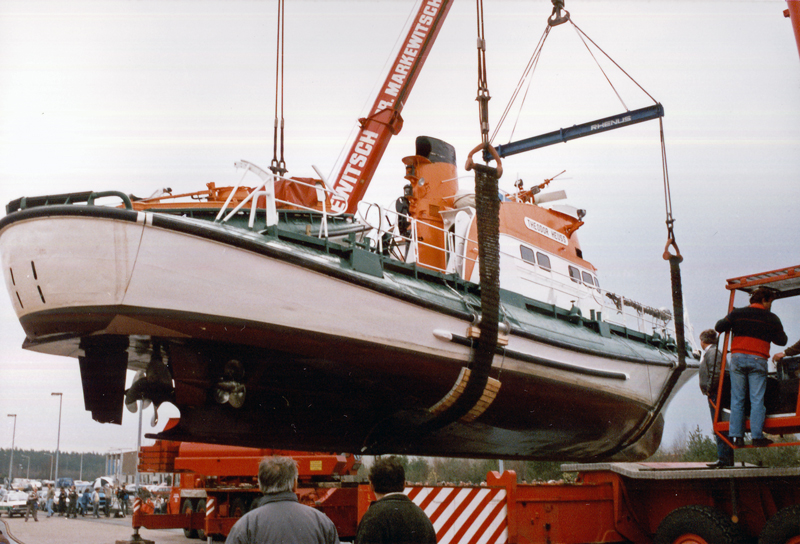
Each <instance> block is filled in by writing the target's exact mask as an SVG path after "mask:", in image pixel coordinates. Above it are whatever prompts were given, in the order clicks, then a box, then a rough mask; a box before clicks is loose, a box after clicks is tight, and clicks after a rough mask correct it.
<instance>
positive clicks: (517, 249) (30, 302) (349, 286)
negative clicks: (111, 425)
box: [0, 138, 697, 461]
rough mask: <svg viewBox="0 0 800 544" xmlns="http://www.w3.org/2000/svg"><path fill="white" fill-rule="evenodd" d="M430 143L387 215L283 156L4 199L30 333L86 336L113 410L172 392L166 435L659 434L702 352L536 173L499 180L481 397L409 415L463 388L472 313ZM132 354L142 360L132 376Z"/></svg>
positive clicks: (247, 439) (99, 404)
mask: <svg viewBox="0 0 800 544" xmlns="http://www.w3.org/2000/svg"><path fill="white" fill-rule="evenodd" d="M419 148H420V149H418V153H417V155H415V156H413V157H409V158H408V159H406V161H405V163H406V167H407V170H406V179H407V180H409V186H408V187H407V189H406V191H405V196H404V197H402V198H401V199H400V200H399V201H398V204H397V206H396V210H397V211H391V212H390V211H387V210H381V212H380V215H381V221H379V223H380V225H377V226H376V225H375V224H374V223H375V222H374V221H372V220H371V219H370V215H369V214H368V213H365V214H364V215H363V216H362V217H361V218H359V219H356V218H354V217H353V216H349V215H341V214H340V215H335V214H333V215H332V214H329V213H327V212H326V209H329V208H328V207H327V198H328V196H326V195H325V190H324V189H323V188H321V185H320V184H315V183H314V182H313V180H312V181H311V184H310V187H311V188H310V189H309V185H308V182H309V180H304V181H302V182H300V183H301V184H303V187H304V188H303V189H302V190H298V191H295V192H292V191H289V190H286V189H285V187H286V186H288V185H290V184H291V183H292V182H293V180H288V179H280V183H281V185H282V186H283V187H284V189H282V190H281V191H278V192H277V193H276V191H275V190H274V186H271V189H265V187H267V186H268V185H270V184H273V183H274V182H275V181H276V177H274V176H272V175H269V174H265V173H264V172H263V171H260V170H259V171H256V173H257V174H258V175H259V176H260V177H261V178H262V181H263V183H262V186H261V188H260V189H259V188H256V189H257V190H256V191H254V190H251V189H243V188H240V187H238V186H237V187H234V188H231V189H230V190H226V191H222V190H220V189H217V188H216V187H210V188H209V191H208V192H207V194H206V198H205V200H202V199H200V200H197V199H195V200H193V201H191V202H186V203H182V202H181V201H180V199H178V198H173V197H172V196H171V195H166V196H164V197H159V198H157V199H153V200H143V201H130V200H127V201H126V200H125V199H123V201H124V203H123V205H122V206H119V207H110V206H100V205H96V204H91V205H90V204H88V202H76V201H74V200H79V199H77V198H76V199H70V198H61V199H59V198H51V199H50V200H47V199H45V200H41V201H40V200H35V199H29V200H28V201H26V202H27V204H26V205H22V203H21V201H17V202H16V204H15V205H14V206H12V205H9V208H8V211H9V213H8V214H7V216H6V217H5V218H3V219H2V220H0V258H1V259H2V265H3V270H4V276H5V280H6V287H7V289H8V294H9V299H10V300H11V303H12V305H13V307H14V309H15V311H16V313H17V316H18V318H19V320H20V323H21V324H22V327H23V329H24V330H25V334H26V340H25V344H24V347H26V348H27V349H31V350H35V351H39V352H43V353H51V354H57V355H64V356H70V357H76V358H78V359H79V361H80V368H81V377H82V381H83V385H84V394H85V398H86V401H87V402H86V404H87V409H89V410H91V411H92V413H93V417H94V418H95V419H97V420H98V421H103V422H119V421H121V418H122V406H123V405H124V404H126V403H127V404H129V405H131V404H133V405H135V401H136V400H138V399H145V398H146V399H150V400H153V402H154V404H156V405H158V404H160V403H163V402H171V403H173V404H175V405H176V406H177V407H178V408H179V410H180V412H181V423H180V425H178V426H177V427H175V428H173V429H171V430H170V431H169V432H167V433H165V435H164V436H165V437H167V436H168V437H170V438H174V439H182V440H190V441H206V442H218V443H229V444H238V445H249V446H258V447H266V446H270V447H280V448H291V449H308V450H315V451H320V450H329V451H349V452H357V453H370V454H373V453H385V452H397V453H408V454H413V455H443V456H468V457H504V458H520V459H558V460H574V461H588V460H600V459H641V458H644V457H647V456H648V455H650V454H652V453H653V452H654V451H655V449H656V448H657V447H658V445H659V442H660V436H661V430H662V427H663V418H662V415H661V414H662V412H663V410H664V408H665V406H666V403H667V402H668V400H669V397H670V395H671V394H672V393H673V392H674V391H675V390H677V388H678V387H680V385H681V384H682V383H684V382H685V381H686V380H687V379H688V378H689V377H690V375H691V373H692V372H693V371H694V369H696V366H697V361H696V359H695V358H693V357H690V358H689V361H688V366H689V369H688V371H677V370H676V369H677V368H678V357H677V346H676V345H675V342H674V340H672V339H671V333H669V327H668V326H669V320H670V316H669V314H668V312H663V311H656V310H652V309H648V308H647V307H645V306H642V305H639V304H633V303H630V302H629V301H626V300H625V299H624V298H622V297H619V296H617V295H614V294H611V293H607V292H605V291H603V290H602V289H601V288H600V284H599V282H598V280H597V270H596V269H595V268H594V267H593V266H592V265H591V263H589V262H588V261H586V260H584V259H583V256H582V252H581V250H580V246H579V245H578V242H577V237H576V236H575V231H576V230H577V229H578V228H579V227H580V226H581V225H582V224H583V223H582V215H581V214H582V213H583V212H582V211H580V212H579V211H577V210H574V209H571V208H568V207H565V206H562V205H557V204H554V203H553V202H549V203H545V202H544V201H542V199H541V198H539V202H540V203H538V204H537V199H536V195H535V194H534V193H533V191H529V192H530V194H527V193H523V192H522V191H520V192H519V193H517V194H504V195H502V197H501V200H503V201H502V202H501V206H500V209H501V212H500V238H499V240H500V271H501V272H500V307H501V310H500V315H499V318H500V321H501V341H499V342H498V344H497V346H496V347H495V348H494V355H493V358H492V360H491V368H490V370H489V385H487V388H486V390H485V391H484V393H483V395H482V396H481V400H480V402H479V403H478V404H476V407H475V409H474V410H473V411H471V412H470V415H469V417H467V416H464V417H462V418H459V419H458V420H457V421H454V422H451V423H448V424H447V425H444V426H441V427H438V428H435V429H432V430H430V431H429V432H426V433H425V434H419V433H417V432H416V431H415V428H416V426H417V424H418V423H419V422H421V421H425V420H426V418H429V417H430V414H431V413H434V414H435V413H436V411H437V410H440V409H441V407H442V406H447V405H450V404H452V403H454V402H457V399H458V396H459V395H460V390H459V387H461V385H463V383H465V380H467V379H468V377H465V376H469V373H468V372H467V373H466V374H465V371H468V370H469V369H470V365H471V361H472V356H473V349H474V347H475V343H476V338H477V336H476V335H477V334H478V331H479V329H478V325H477V324H478V323H479V321H480V319H481V317H482V316H481V287H480V284H479V279H478V277H477V272H476V271H477V269H478V259H477V253H478V252H477V242H476V240H477V231H476V228H477V227H476V222H475V220H474V218H475V208H474V205H470V204H471V200H470V198H469V195H464V194H460V193H458V183H457V181H455V152H454V151H452V148H450V147H449V146H448V145H447V144H445V143H444V142H440V141H438V140H435V139H432V138H425V139H422V143H421V144H420V146H419ZM254 171H255V170H254ZM295 181H296V180H295ZM276 194H278V196H279V197H280V198H276V196H275V195H276ZM237 195H238V196H237ZM248 195H252V196H248ZM291 195H294V196H291ZM60 196H64V195H60ZM126 198H127V197H126ZM248 198H250V199H251V200H250V201H251V202H252V201H255V202H256V205H255V206H250V204H248ZM309 199H314V202H313V203H312V204H311V205H309V202H308V200H309ZM12 204H13V203H12ZM219 210H226V213H225V214H221V213H218V212H219ZM373 213H374V210H373ZM223 215H228V217H227V218H224V217H221V216H223ZM226 219H227V220H226ZM386 225H390V227H389V228H387V227H386ZM128 369H130V370H136V371H140V372H141V373H142V375H143V376H144V377H143V378H142V380H141V382H137V383H136V384H134V387H131V388H130V389H129V390H128V392H127V394H126V392H125V390H124V387H125V385H124V382H125V372H126V370H128ZM96 390H102V391H103V392H104V394H102V395H97V394H96V393H93V391H96Z"/></svg>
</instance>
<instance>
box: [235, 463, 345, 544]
mask: <svg viewBox="0 0 800 544" xmlns="http://www.w3.org/2000/svg"><path fill="white" fill-rule="evenodd" d="M258 485H259V487H260V488H261V492H262V493H264V496H263V497H262V498H261V502H260V506H259V507H258V508H256V509H255V510H251V511H250V512H248V513H247V514H245V515H244V516H242V517H241V518H239V521H237V522H236V524H235V525H234V526H233V528H232V529H231V532H230V533H229V534H228V538H227V540H225V542H226V544H287V543H303V544H339V535H338V533H337V532H336V526H335V525H334V524H333V522H332V521H331V520H330V518H329V517H328V516H326V515H325V514H323V513H322V512H320V511H319V510H315V509H314V508H311V507H310V506H306V505H304V504H300V502H299V501H298V500H297V495H295V492H294V490H295V489H296V488H297V463H295V461H294V459H291V458H289V457H266V458H264V459H263V460H262V461H261V464H260V465H259V467H258Z"/></svg>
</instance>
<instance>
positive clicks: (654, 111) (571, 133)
mask: <svg viewBox="0 0 800 544" xmlns="http://www.w3.org/2000/svg"><path fill="white" fill-rule="evenodd" d="M658 117H664V106H662V105H661V104H656V105H654V106H648V107H646V108H640V109H638V110H632V111H626V112H625V113H621V114H619V115H612V116H611V117H604V118H603V119H598V120H597V121H590V122H588V123H583V124H581V125H573V126H572V127H569V128H562V129H560V130H556V131H553V132H548V133H547V134H542V135H540V136H533V137H531V138H526V139H524V140H519V141H516V142H509V143H507V144H502V145H498V146H497V147H496V148H495V149H496V150H497V154H498V155H500V156H501V157H508V156H509V155H516V154H517V153H522V152H524V151H531V150H533V149H538V148H540V147H546V146H548V145H553V144H557V143H560V142H567V141H569V140H574V139H575V138H583V137H584V136H591V135H592V134H598V133H600V132H606V131H607V130H613V129H615V128H622V127H626V126H628V125H635V124H636V123H641V122H642V121H649V120H650V119H656V118H658ZM483 158H484V160H486V161H488V160H489V159H490V158H491V155H489V154H488V153H487V152H486V151H484V154H483Z"/></svg>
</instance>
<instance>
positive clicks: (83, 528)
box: [0, 512, 201, 544]
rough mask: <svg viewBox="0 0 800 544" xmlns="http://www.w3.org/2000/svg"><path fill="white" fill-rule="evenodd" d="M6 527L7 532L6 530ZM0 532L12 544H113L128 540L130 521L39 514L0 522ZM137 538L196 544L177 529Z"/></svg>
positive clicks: (148, 532) (149, 532)
mask: <svg viewBox="0 0 800 544" xmlns="http://www.w3.org/2000/svg"><path fill="white" fill-rule="evenodd" d="M6 526H7V527H8V529H6ZM0 531H2V532H3V534H4V535H6V536H7V537H8V539H9V540H10V541H11V542H12V543H15V544H42V543H45V542H46V543H48V544H75V543H76V542H80V543H81V544H116V543H117V542H127V541H129V540H131V535H133V529H132V528H131V518H130V517H126V518H105V517H101V518H100V519H95V518H92V517H89V516H87V517H85V518H84V517H80V516H78V518H76V519H67V518H64V517H57V516H54V517H52V518H48V517H47V514H46V513H45V514H42V512H39V521H38V522H34V521H33V519H29V520H28V521H27V523H26V522H25V518H18V517H15V518H11V519H9V518H7V517H5V516H3V517H2V518H0ZM139 535H140V536H141V537H142V538H143V539H146V540H152V541H153V542H154V543H155V544H179V543H180V544H192V543H197V544H200V542H201V541H200V540H196V539H193V540H189V539H187V538H186V537H185V536H184V535H183V531H182V530H181V529H168V530H150V529H141V530H140V531H139Z"/></svg>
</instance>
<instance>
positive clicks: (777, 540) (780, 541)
mask: <svg viewBox="0 0 800 544" xmlns="http://www.w3.org/2000/svg"><path fill="white" fill-rule="evenodd" d="M758 544H800V504H795V505H794V506H787V507H786V508H783V509H782V510H778V513H777V514H775V515H774V516H772V517H771V518H770V520H769V521H768V522H767V523H766V524H765V525H764V530H763V531H761V536H760V537H758Z"/></svg>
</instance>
